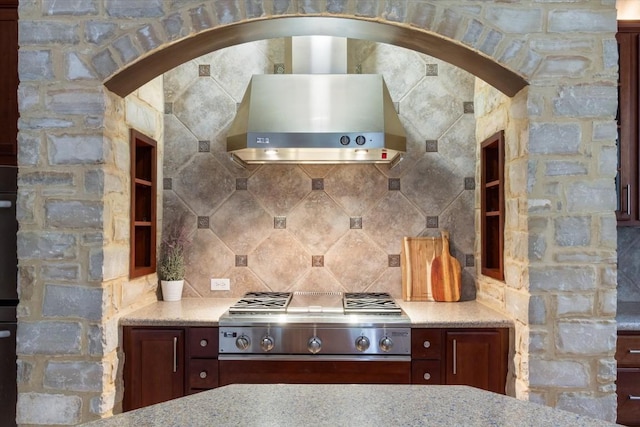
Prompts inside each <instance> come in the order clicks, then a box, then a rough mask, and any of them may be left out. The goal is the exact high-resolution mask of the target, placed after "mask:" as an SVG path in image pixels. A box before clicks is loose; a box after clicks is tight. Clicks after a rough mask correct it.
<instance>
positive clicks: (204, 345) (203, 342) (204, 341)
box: [200, 340, 209, 347]
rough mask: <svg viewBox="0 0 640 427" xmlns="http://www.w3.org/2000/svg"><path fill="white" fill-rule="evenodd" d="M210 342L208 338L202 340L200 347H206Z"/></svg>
mask: <svg viewBox="0 0 640 427" xmlns="http://www.w3.org/2000/svg"><path fill="white" fill-rule="evenodd" d="M208 344H209V341H207V340H200V347H206V346H207V345H208Z"/></svg>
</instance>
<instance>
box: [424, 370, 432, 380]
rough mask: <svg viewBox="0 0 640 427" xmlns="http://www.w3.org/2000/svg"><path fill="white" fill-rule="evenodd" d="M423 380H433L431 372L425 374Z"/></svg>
mask: <svg viewBox="0 0 640 427" xmlns="http://www.w3.org/2000/svg"><path fill="white" fill-rule="evenodd" d="M422 378H424V379H425V380H427V381H429V380H430V379H431V374H430V373H429V372H425V373H424V375H423V376H422Z"/></svg>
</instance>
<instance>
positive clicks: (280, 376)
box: [218, 355, 411, 386]
mask: <svg viewBox="0 0 640 427" xmlns="http://www.w3.org/2000/svg"><path fill="white" fill-rule="evenodd" d="M218 363H219V369H218V373H219V381H220V385H221V386H222V385H227V384H238V383H240V384H279V383H284V384H411V357H410V356H358V357H354V356H346V357H343V356H327V355H322V356H318V355H309V356H304V355H303V356H297V355H296V356H288V355H270V356H263V355H241V356H237V355H236V356H232V355H220V356H219V359H218Z"/></svg>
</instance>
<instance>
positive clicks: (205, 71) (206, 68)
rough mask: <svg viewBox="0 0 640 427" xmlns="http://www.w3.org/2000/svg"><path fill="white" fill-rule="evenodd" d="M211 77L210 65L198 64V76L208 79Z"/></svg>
mask: <svg viewBox="0 0 640 427" xmlns="http://www.w3.org/2000/svg"><path fill="white" fill-rule="evenodd" d="M210 75H211V65H209V64H200V65H198V76H200V77H209V76H210Z"/></svg>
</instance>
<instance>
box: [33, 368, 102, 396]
mask: <svg viewBox="0 0 640 427" xmlns="http://www.w3.org/2000/svg"><path fill="white" fill-rule="evenodd" d="M103 375H104V365H103V364H102V363H101V362H83V361H77V362H56V361H50V362H48V363H47V366H46V368H45V372H44V386H45V387H47V388H52V389H58V390H73V391H101V390H102V378H103Z"/></svg>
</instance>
